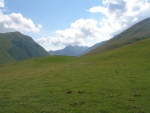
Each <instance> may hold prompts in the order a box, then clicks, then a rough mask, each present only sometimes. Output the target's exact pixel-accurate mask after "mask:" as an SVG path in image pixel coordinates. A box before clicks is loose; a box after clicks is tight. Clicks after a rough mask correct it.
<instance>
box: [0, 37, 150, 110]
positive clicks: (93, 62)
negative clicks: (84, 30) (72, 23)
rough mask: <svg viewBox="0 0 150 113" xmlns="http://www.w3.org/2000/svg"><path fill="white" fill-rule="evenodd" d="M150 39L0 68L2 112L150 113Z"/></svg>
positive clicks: (32, 60)
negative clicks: (90, 52)
mask: <svg viewBox="0 0 150 113" xmlns="http://www.w3.org/2000/svg"><path fill="white" fill-rule="evenodd" d="M149 105H150V38H148V39H144V40H142V41H139V42H136V43H133V44H130V45H127V46H123V47H121V48H117V49H113V50H110V51H105V52H101V53H98V54H93V55H88V56H83V57H80V58H76V57H65V56H52V57H45V58H33V59H29V60H26V61H23V62H17V63H12V64H7V65H5V64H3V65H2V64H1V65H0V112H1V113H149V112H150V107H149Z"/></svg>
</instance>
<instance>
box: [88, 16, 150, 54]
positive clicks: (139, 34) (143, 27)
mask: <svg viewBox="0 0 150 113" xmlns="http://www.w3.org/2000/svg"><path fill="white" fill-rule="evenodd" d="M149 37H150V18H147V19H145V20H143V21H141V22H139V23H137V24H135V25H133V26H132V27H130V28H128V29H127V30H125V31H123V32H122V33H120V34H119V35H117V36H115V37H114V38H112V39H110V40H109V41H107V42H106V43H105V44H103V45H102V46H99V47H97V48H96V49H94V50H92V51H90V52H89V53H88V54H93V53H99V52H103V51H107V50H111V49H115V48H119V47H122V46H124V45H128V44H131V43H134V42H136V41H140V40H143V39H146V38H149Z"/></svg>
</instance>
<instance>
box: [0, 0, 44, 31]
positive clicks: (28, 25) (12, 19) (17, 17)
mask: <svg viewBox="0 0 150 113" xmlns="http://www.w3.org/2000/svg"><path fill="white" fill-rule="evenodd" d="M0 7H1V8H2V9H0V32H1V33H2V32H11V31H20V32H39V31H40V29H41V28H42V26H41V25H35V24H34V23H33V21H32V20H31V19H28V18H25V17H23V15H22V14H21V13H11V14H4V11H3V9H5V4H4V0H0Z"/></svg>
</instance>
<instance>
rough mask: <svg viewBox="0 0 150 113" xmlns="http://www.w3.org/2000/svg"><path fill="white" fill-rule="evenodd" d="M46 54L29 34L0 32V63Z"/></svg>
mask: <svg viewBox="0 0 150 113" xmlns="http://www.w3.org/2000/svg"><path fill="white" fill-rule="evenodd" d="M48 55H49V54H48V52H47V51H45V50H44V49H43V48H42V47H41V46H39V45H38V44H37V43H35V42H34V41H33V40H32V38H31V37H29V36H26V35H23V34H21V33H19V32H11V33H0V63H7V62H12V61H20V60H24V59H28V58H31V57H39V56H48Z"/></svg>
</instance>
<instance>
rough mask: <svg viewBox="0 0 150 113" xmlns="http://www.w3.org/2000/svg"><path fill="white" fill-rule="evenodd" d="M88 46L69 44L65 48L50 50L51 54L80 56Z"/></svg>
mask: <svg viewBox="0 0 150 113" xmlns="http://www.w3.org/2000/svg"><path fill="white" fill-rule="evenodd" d="M87 48H88V47H83V46H77V45H75V46H72V45H68V46H66V47H65V48H64V49H61V50H57V51H49V53H50V55H64V56H80V55H81V53H82V52H83V51H85V50H86V49H87Z"/></svg>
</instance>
